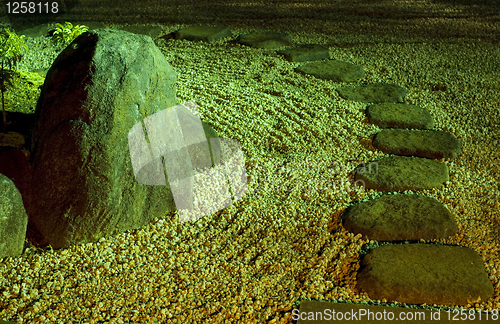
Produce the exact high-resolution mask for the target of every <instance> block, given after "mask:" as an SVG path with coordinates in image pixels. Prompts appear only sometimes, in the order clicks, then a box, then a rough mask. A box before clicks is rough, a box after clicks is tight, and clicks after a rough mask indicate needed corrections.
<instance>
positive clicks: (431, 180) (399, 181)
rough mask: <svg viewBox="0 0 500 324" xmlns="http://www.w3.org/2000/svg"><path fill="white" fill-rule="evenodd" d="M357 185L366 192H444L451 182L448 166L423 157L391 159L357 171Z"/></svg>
mask: <svg viewBox="0 0 500 324" xmlns="http://www.w3.org/2000/svg"><path fill="white" fill-rule="evenodd" d="M354 179H355V181H356V184H358V185H362V186H364V188H365V189H375V190H379V191H404V190H413V191H418V190H425V189H429V190H430V189H434V188H436V189H440V190H442V189H443V183H445V182H446V181H449V179H450V178H449V174H448V166H447V165H446V164H444V163H441V162H438V161H435V160H430V159H426V158H420V157H409V156H397V155H393V156H389V157H385V158H382V159H379V160H376V161H371V162H369V163H364V164H361V165H360V166H358V167H357V168H356V172H355V175H354Z"/></svg>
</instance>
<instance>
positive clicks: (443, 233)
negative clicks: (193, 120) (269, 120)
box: [177, 27, 493, 323]
mask: <svg viewBox="0 0 500 324" xmlns="http://www.w3.org/2000/svg"><path fill="white" fill-rule="evenodd" d="M210 28H211V29H207V28H201V27H196V29H193V28H191V27H188V28H185V29H182V30H180V31H178V32H177V35H178V36H179V37H178V38H184V39H189V38H190V39H200V37H199V36H196V35H191V36H189V35H190V34H191V33H193V34H196V33H198V34H199V35H201V34H202V35H205V36H204V37H205V38H204V40H205V41H209V42H210V41H211V40H216V39H220V38H222V37H225V36H222V35H226V36H229V35H230V34H231V33H230V32H227V29H224V28H221V29H220V30H218V29H214V28H213V27H210ZM211 30H213V33H214V35H213V36H212V38H210V37H209V36H208V35H206V34H204V33H209V32H210V31H211ZM221 30H223V31H224V33H222V32H221ZM239 42H240V43H241V44H244V45H248V46H253V47H257V48H268V49H272V48H279V47H282V46H287V45H289V44H290V42H291V41H290V38H289V37H288V36H287V35H286V34H283V33H273V32H269V33H265V32H258V33H251V34H248V35H243V36H240V37H239ZM277 53H278V54H280V55H282V56H283V58H284V59H286V60H288V61H291V62H306V61H307V62H309V61H316V62H312V63H311V62H309V63H306V64H303V65H301V66H299V67H297V68H296V69H295V71H296V72H300V73H304V74H309V75H312V76H315V77H317V78H320V79H327V80H332V81H335V82H353V81H356V80H358V79H361V78H362V77H363V76H364V71H363V68H362V67H360V66H356V65H353V64H350V63H347V62H342V61H338V60H330V57H329V53H328V49H327V48H325V47H323V46H321V45H318V44H305V45H298V46H295V47H291V48H286V49H282V50H278V51H277ZM337 91H338V93H339V95H340V97H342V98H343V99H345V100H353V101H359V102H364V103H371V104H370V105H368V106H367V108H366V114H367V117H368V120H369V122H370V123H373V124H375V125H377V126H379V127H381V128H384V129H383V130H382V131H381V132H379V133H378V134H376V135H375V136H374V138H373V145H374V146H375V147H376V148H378V149H379V150H381V151H382V152H384V153H387V154H392V155H390V156H388V157H384V158H382V159H379V160H376V161H368V162H366V163H365V164H363V165H361V166H359V167H358V168H357V169H356V170H355V180H356V182H357V183H358V184H361V185H363V186H364V187H365V189H376V190H378V191H381V192H395V191H397V192H401V191H405V190H411V191H414V192H418V191H420V190H425V189H433V188H438V189H442V188H443V184H444V183H445V182H447V181H448V180H449V174H448V167H447V165H446V164H445V163H443V162H440V161H437V159H453V158H456V157H457V156H459V155H460V154H461V143H460V142H459V141H458V139H457V138H456V137H455V136H454V135H453V134H451V133H448V132H443V131H436V130H431V128H432V127H433V126H434V121H433V119H432V116H431V115H430V114H429V112H428V111H426V110H425V109H423V108H421V107H418V106H416V105H410V104H406V103H403V101H404V97H405V96H406V93H407V91H406V90H405V89H403V88H402V87H400V86H398V85H396V84H385V83H375V84H361V85H353V86H345V87H340V88H338V89H337ZM389 127H392V128H389ZM372 167H373V168H372ZM342 218H343V226H344V227H345V228H346V229H347V230H349V231H351V232H352V233H354V234H358V233H359V234H362V235H363V236H365V237H366V238H368V239H370V240H376V241H379V242H380V246H378V247H375V248H373V249H371V250H370V251H369V252H368V253H367V254H366V256H365V257H364V258H363V260H362V261H361V270H360V272H359V273H358V276H357V282H358V283H357V285H358V287H357V288H358V289H359V290H361V291H364V292H366V293H367V294H368V295H369V296H370V298H372V299H379V300H383V299H385V300H387V301H397V302H402V303H409V304H441V305H467V304H468V303H473V302H479V301H484V300H487V299H489V298H490V297H491V296H492V295H493V285H492V283H491V282H490V280H489V278H488V274H487V273H486V271H485V269H484V265H483V262H482V259H481V257H480V256H479V255H478V254H477V253H476V252H475V251H473V250H472V249H469V248H466V247H462V246H446V245H442V244H437V243H433V244H425V243H410V244H400V241H414V242H418V241H420V240H433V239H445V238H447V237H449V236H451V235H455V234H456V233H457V231H458V227H457V224H456V222H455V219H454V217H453V216H452V215H451V213H450V212H449V211H448V209H447V208H446V207H445V206H444V205H443V204H442V203H440V202H439V201H438V200H436V199H434V198H432V197H428V196H425V195H422V194H418V193H414V194H405V193H397V194H386V195H383V196H381V197H378V198H376V199H372V200H369V201H365V202H361V203H359V204H356V205H353V206H351V207H350V208H348V209H347V210H346V211H345V213H344V215H343V217H342ZM409 274H411V275H409ZM299 323H300V321H299Z"/></svg>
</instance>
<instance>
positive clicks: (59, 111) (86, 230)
mask: <svg viewBox="0 0 500 324" xmlns="http://www.w3.org/2000/svg"><path fill="white" fill-rule="evenodd" d="M175 82H176V76H175V72H174V70H173V69H172V67H171V66H170V65H169V64H168V62H167V60H166V59H165V57H164V56H163V54H162V53H161V52H160V50H159V49H158V48H157V47H156V46H155V44H154V43H153V41H152V39H151V38H150V37H148V36H144V35H136V34H132V33H129V32H125V31H118V30H110V29H96V30H92V31H89V32H86V33H83V34H82V35H80V36H79V37H78V38H77V39H75V40H74V41H73V43H71V44H70V45H69V46H68V47H67V48H66V49H65V50H64V51H63V52H61V54H60V55H59V56H58V57H57V59H56V60H55V62H54V64H53V65H52V67H51V68H50V70H49V71H48V73H47V76H46V81H45V83H44V86H43V88H42V91H41V95H40V99H39V100H38V104H37V107H36V111H35V116H36V124H35V129H34V132H33V136H32V143H31V145H32V146H31V155H30V164H31V166H32V179H31V180H32V182H31V183H32V187H31V191H30V197H29V201H28V208H27V212H28V215H29V218H30V224H33V226H34V227H35V230H36V231H37V232H38V233H39V234H40V235H41V237H43V242H42V243H43V244H50V245H51V246H52V247H54V248H61V247H67V246H70V245H74V244H80V243H86V242H93V241H97V240H99V239H100V238H101V237H106V236H110V235H113V234H116V233H120V232H123V231H125V230H128V229H133V228H137V227H139V226H142V225H145V224H147V223H148V222H149V221H151V220H152V219H154V218H156V217H160V216H161V215H162V213H168V212H170V211H173V210H174V209H175V204H174V202H173V199H172V195H171V192H170V191H169V188H168V186H151V185H144V184H141V183H139V182H137V181H136V179H135V178H134V172H133V170H132V164H131V159H130V152H129V146H128V138H127V135H128V133H129V130H130V129H131V128H132V126H133V125H135V124H136V123H140V122H141V121H142V120H143V119H144V118H146V117H147V116H150V115H152V114H154V113H156V112H158V111H160V110H163V109H167V108H169V107H172V106H174V105H175V104H176V101H175V90H176V88H175Z"/></svg>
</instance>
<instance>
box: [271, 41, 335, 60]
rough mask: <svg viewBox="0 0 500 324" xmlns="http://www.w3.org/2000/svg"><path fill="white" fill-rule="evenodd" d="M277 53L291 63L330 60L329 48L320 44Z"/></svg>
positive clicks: (306, 45) (300, 46)
mask: <svg viewBox="0 0 500 324" xmlns="http://www.w3.org/2000/svg"><path fill="white" fill-rule="evenodd" d="M276 53H278V54H280V55H283V56H284V57H285V59H286V60H287V61H290V62H306V61H320V60H324V59H328V58H330V52H329V50H328V48H327V47H324V46H322V45H318V44H305V45H299V46H296V47H292V48H287V49H284V50H281V51H277V52H276Z"/></svg>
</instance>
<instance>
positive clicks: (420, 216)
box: [342, 194, 458, 241]
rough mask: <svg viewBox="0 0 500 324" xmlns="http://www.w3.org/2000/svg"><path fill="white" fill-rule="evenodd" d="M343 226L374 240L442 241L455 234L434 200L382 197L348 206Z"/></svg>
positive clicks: (444, 211) (454, 226)
mask: <svg viewBox="0 0 500 324" xmlns="http://www.w3.org/2000/svg"><path fill="white" fill-rule="evenodd" d="M342 218H343V226H344V227H345V229H347V230H348V231H350V232H352V233H355V234H358V233H360V234H362V235H364V236H365V237H367V238H368V239H370V240H375V241H399V240H417V241H418V240H420V239H423V240H434V239H444V238H447V237H449V236H451V235H455V234H456V233H457V232H458V227H457V224H456V222H455V218H454V217H453V216H452V215H451V213H450V211H449V210H448V209H447V208H446V207H445V206H444V205H443V204H442V203H441V202H439V201H438V200H437V199H435V198H432V197H427V196H422V195H412V194H399V195H385V196H381V197H378V198H376V199H371V200H368V201H364V202H362V203H359V204H356V205H354V206H351V207H349V208H348V209H347V210H346V212H345V213H344V215H343V216H342Z"/></svg>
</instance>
